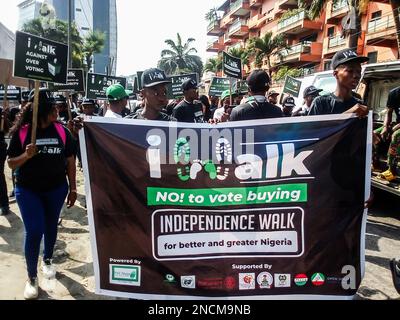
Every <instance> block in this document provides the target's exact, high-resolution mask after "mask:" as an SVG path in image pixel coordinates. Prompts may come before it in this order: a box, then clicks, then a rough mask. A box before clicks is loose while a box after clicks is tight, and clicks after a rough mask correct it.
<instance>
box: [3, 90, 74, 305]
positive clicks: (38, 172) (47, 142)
mask: <svg viewBox="0 0 400 320" xmlns="http://www.w3.org/2000/svg"><path fill="white" fill-rule="evenodd" d="M29 100H30V103H28V105H26V106H25V107H24V108H23V110H22V112H21V113H20V114H19V116H18V119H17V121H16V123H15V125H14V127H13V128H12V129H11V134H12V138H11V141H10V146H9V149H8V157H9V158H8V165H9V167H10V168H11V169H15V170H16V189H15V196H16V200H17V203H18V206H19V209H20V212H21V215H22V219H23V222H24V226H25V243H24V249H25V259H26V264H27V271H28V277H29V278H28V281H27V283H26V286H25V291H24V297H25V299H36V298H37V297H38V280H37V267H38V260H39V251H40V243H41V241H42V238H43V236H44V252H43V263H42V273H43V276H44V277H46V278H53V277H55V273H56V271H55V268H54V266H53V264H52V257H53V249H54V245H55V243H56V238H57V223H58V218H59V215H60V212H61V209H62V206H63V203H64V201H65V198H66V197H67V195H68V200H67V205H68V208H70V207H72V206H73V205H74V203H75V201H76V197H77V191H76V167H75V159H74V155H73V154H74V147H73V140H72V137H71V134H70V132H69V131H68V130H67V129H66V128H65V127H63V126H62V125H61V124H60V123H58V122H57V118H58V111H57V108H56V106H55V104H54V99H53V98H51V97H50V93H49V92H48V91H46V90H41V91H40V94H39V111H38V128H37V132H36V135H37V139H36V144H31V131H32V129H31V128H32V115H33V111H32V109H33V104H32V101H33V97H32V96H31V97H30V99H29ZM67 177H68V182H69V184H68V182H67Z"/></svg>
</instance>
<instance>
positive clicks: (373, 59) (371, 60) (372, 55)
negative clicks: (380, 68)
mask: <svg viewBox="0 0 400 320" xmlns="http://www.w3.org/2000/svg"><path fill="white" fill-rule="evenodd" d="M368 58H369V61H368V63H376V62H377V61H378V51H373V52H370V53H368Z"/></svg>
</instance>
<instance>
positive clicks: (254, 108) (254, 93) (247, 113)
mask: <svg viewBox="0 0 400 320" xmlns="http://www.w3.org/2000/svg"><path fill="white" fill-rule="evenodd" d="M269 83H270V78H269V76H268V74H267V73H266V72H265V71H264V70H254V71H253V72H252V73H251V74H250V76H249V77H248V78H247V85H248V86H249V95H250V97H249V98H248V99H247V102H246V103H244V104H242V105H240V106H237V107H236V108H234V109H233V110H232V113H231V115H230V121H243V120H256V119H265V118H280V117H282V110H281V109H280V108H279V107H277V106H275V105H273V104H271V103H269V102H268V101H267V98H266V97H265V94H266V93H267V91H268V89H269Z"/></svg>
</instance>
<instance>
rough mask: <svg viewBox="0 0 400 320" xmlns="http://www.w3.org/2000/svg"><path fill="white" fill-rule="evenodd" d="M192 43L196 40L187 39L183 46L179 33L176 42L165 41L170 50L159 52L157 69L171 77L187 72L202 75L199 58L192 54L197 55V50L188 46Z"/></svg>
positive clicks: (201, 63) (201, 65)
mask: <svg viewBox="0 0 400 320" xmlns="http://www.w3.org/2000/svg"><path fill="white" fill-rule="evenodd" d="M194 41H196V40H195V39H193V38H189V39H187V41H186V42H185V44H183V43H182V38H181V36H180V34H179V33H178V34H177V41H176V42H174V41H173V40H171V39H167V40H165V43H166V44H167V45H169V47H170V49H165V50H163V51H161V59H160V60H159V61H158V67H159V68H161V69H163V70H164V71H165V72H166V73H167V74H171V75H173V74H182V73H184V72H186V71H187V70H189V71H190V72H196V73H198V74H202V72H203V62H202V61H201V58H200V57H199V56H197V55H194V54H193V53H197V50H196V49H195V48H192V47H191V46H190V45H191V43H192V42H194Z"/></svg>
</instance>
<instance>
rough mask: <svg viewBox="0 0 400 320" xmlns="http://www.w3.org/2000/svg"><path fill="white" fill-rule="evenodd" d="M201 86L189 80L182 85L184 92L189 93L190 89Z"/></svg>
mask: <svg viewBox="0 0 400 320" xmlns="http://www.w3.org/2000/svg"><path fill="white" fill-rule="evenodd" d="M198 87H199V86H198V85H197V82H196V81H195V80H193V79H188V80H186V81H185V82H183V83H182V86H181V88H182V90H183V91H188V90H190V89H197V88H198Z"/></svg>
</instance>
